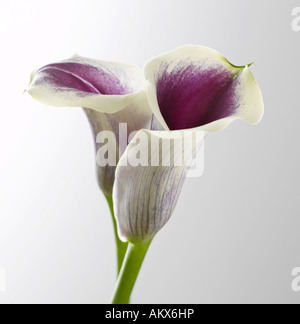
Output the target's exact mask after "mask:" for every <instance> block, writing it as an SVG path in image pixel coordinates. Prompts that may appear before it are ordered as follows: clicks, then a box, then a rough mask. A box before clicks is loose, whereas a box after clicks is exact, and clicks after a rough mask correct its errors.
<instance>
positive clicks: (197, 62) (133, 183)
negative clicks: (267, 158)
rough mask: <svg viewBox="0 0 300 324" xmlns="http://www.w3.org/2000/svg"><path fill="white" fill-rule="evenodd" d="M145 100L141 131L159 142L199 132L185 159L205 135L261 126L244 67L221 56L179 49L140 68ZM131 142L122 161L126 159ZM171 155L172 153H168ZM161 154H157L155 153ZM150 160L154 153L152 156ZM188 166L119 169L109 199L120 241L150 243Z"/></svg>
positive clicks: (255, 93) (257, 98)
mask: <svg viewBox="0 0 300 324" xmlns="http://www.w3.org/2000/svg"><path fill="white" fill-rule="evenodd" d="M144 72H145V77H146V79H147V81H148V87H147V97H148V101H149V104H150V107H151V109H152V111H153V113H154V116H155V118H154V119H153V123H152V129H161V126H162V129H164V130H165V131H161V132H156V131H140V132H139V133H138V134H137V135H136V136H137V137H138V136H141V133H142V132H145V133H146V134H147V136H148V137H151V136H156V137H159V138H160V139H161V140H162V141H164V140H166V139H167V138H168V137H170V138H171V137H173V136H174V133H176V132H178V131H179V130H182V132H187V131H192V133H193V134H194V135H195V134H196V133H197V132H202V136H200V138H198V140H197V141H196V142H195V145H194V147H193V149H192V150H190V158H191V159H192V157H193V154H194V153H195V152H196V151H197V149H198V148H199V146H200V145H201V142H202V140H203V139H204V137H205V135H206V134H207V133H208V132H215V131H220V130H222V129H224V128H226V127H227V126H228V125H229V124H230V123H231V122H233V121H234V120H235V119H242V120H245V121H246V122H248V123H250V124H257V123H259V121H260V120H261V118H262V116H263V111H264V104H263V98H262V94H261V91H260V89H259V86H258V85H257V83H256V81H255V79H254V77H253V75H252V73H251V71H250V69H249V66H243V67H237V66H234V65H232V64H231V63H229V61H228V60H227V59H226V58H224V57H223V56H222V55H221V54H220V53H218V52H216V51H214V50H212V49H210V48H206V47H201V46H184V47H181V48H178V49H176V50H174V51H172V52H169V53H167V54H164V55H161V56H159V57H157V58H154V59H152V60H151V61H149V62H148V63H147V65H146V66H145V70H144ZM132 146H134V141H133V142H132V143H130V144H129V146H128V147H127V149H126V151H125V154H124V155H123V156H122V158H121V160H122V159H127V158H128V157H130V155H131V154H132V153H131V149H132ZM171 150H172V149H171ZM159 151H160V149H159V148H157V152H159ZM152 154H153V153H152ZM188 168H189V166H188V165H182V166H181V167H179V166H175V164H174V163H173V164H172V165H170V166H169V167H165V166H163V165H159V166H148V167H143V166H138V167H133V166H130V165H129V166H127V167H118V168H117V172H116V182H115V186H114V191H113V196H114V201H115V214H116V218H117V222H118V229H119V235H120V237H121V238H122V239H123V240H124V241H126V240H127V241H130V242H131V243H134V244H136V243H144V242H147V241H149V240H151V239H152V238H153V237H154V236H155V235H156V233H157V232H158V231H159V230H160V229H161V228H162V227H163V226H164V225H165V224H166V222H167V221H168V220H169V218H170V216H171V215H172V213H173V211H174V208H175V206H176V203H177V201H178V198H179V194H180V191H181V188H182V186H183V183H184V180H185V178H186V174H187V171H188Z"/></svg>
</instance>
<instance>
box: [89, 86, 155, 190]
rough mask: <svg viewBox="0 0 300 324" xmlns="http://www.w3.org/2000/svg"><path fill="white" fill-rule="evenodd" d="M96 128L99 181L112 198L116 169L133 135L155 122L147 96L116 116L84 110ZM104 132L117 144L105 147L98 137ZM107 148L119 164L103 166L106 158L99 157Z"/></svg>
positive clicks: (143, 96)
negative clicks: (129, 138)
mask: <svg viewBox="0 0 300 324" xmlns="http://www.w3.org/2000/svg"><path fill="white" fill-rule="evenodd" d="M84 111H85V113H86V115H87V117H88V120H89V123H90V125H91V128H92V132H93V136H94V140H95V148H96V155H97V178H98V183H99V186H100V188H101V189H102V191H103V192H104V194H106V195H109V196H111V195H112V188H113V184H114V180H115V171H116V165H117V163H118V162H119V158H120V156H122V155H123V153H124V151H125V149H126V147H127V145H128V136H129V134H131V133H133V132H135V131H138V130H140V129H143V128H144V129H148V128H149V127H150V123H151V120H152V112H151V110H150V108H149V105H148V101H147V98H146V94H145V92H143V93H141V94H140V95H139V96H138V97H137V98H136V99H135V100H134V101H133V102H132V103H131V104H130V105H128V106H127V107H126V108H124V109H123V110H121V111H119V112H117V113H114V114H105V113H99V112H97V111H95V110H92V109H87V108H84ZM103 131H110V132H112V134H114V139H115V141H107V143H106V142H105V143H103V142H102V141H100V140H99V138H98V136H99V134H101V132H103ZM104 145H106V147H107V151H110V152H115V162H116V163H115V164H107V165H103V163H101V162H102V161H101V159H102V158H103V157H102V155H99V154H97V152H100V150H101V148H103V146H104Z"/></svg>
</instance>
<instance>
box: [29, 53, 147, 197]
mask: <svg viewBox="0 0 300 324" xmlns="http://www.w3.org/2000/svg"><path fill="white" fill-rule="evenodd" d="M27 92H28V93H29V94H30V95H31V96H32V97H33V98H35V99H36V100H38V101H40V102H42V103H44V104H46V105H50V106H54V107H82V108H84V111H85V113H86V115H87V117H88V119H89V122H90V124H91V127H92V130H93V134H94V137H95V142H98V141H96V139H97V134H98V133H99V132H101V131H113V132H114V134H115V135H116V143H110V145H116V147H115V152H116V163H117V162H118V160H119V156H120V155H122V154H123V151H124V150H125V148H126V144H127V143H125V147H124V148H121V150H120V149H119V148H120V147H119V146H120V145H119V144H120V143H119V142H118V140H119V136H118V135H119V134H118V133H119V124H120V123H126V124H127V128H128V132H129V133H131V132H133V131H137V130H140V129H142V128H148V127H149V123H150V120H151V116H152V112H151V110H150V108H149V105H148V101H147V98H146V92H145V81H144V76H143V72H142V71H141V70H140V69H139V68H138V67H136V66H131V65H126V64H120V63H113V62H106V61H99V60H93V59H88V58H84V57H81V56H78V55H75V56H73V57H72V58H71V59H68V60H64V61H61V62H57V63H54V64H49V65H46V66H43V67H42V68H39V69H37V70H36V71H34V72H33V73H32V74H31V79H30V84H29V87H28V89H27ZM102 144H103V143H96V149H97V151H98V149H99V148H100V147H101V145H102ZM122 150H123V151H122ZM115 167H116V166H115V165H106V166H99V165H98V167H97V171H98V182H99V185H100V187H101V189H102V191H103V192H104V194H105V195H108V196H111V195H112V188H113V183H114V178H115Z"/></svg>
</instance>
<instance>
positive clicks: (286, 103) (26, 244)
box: [0, 0, 300, 303]
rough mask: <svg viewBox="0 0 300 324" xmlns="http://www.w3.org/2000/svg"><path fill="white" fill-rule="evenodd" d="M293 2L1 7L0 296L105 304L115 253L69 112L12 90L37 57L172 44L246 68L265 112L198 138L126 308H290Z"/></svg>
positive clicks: (297, 40)
mask: <svg viewBox="0 0 300 324" xmlns="http://www.w3.org/2000/svg"><path fill="white" fill-rule="evenodd" d="M296 6H299V2H298V1H292V0H291V1H281V0H280V1H271V0H270V1H268V0H252V1H251V2H250V1H243V0H227V1H223V0H210V1H208V0H207V1H202V0H197V1H196V0H151V1H148V0H97V1H96V0H95V1H92V0H84V1H65V0H60V1H58V0H52V1H33V0H31V1H30V0H28V1H13V0H12V1H3V0H1V2H0V40H1V51H0V57H1V78H0V92H1V105H0V109H1V118H0V148H1V159H0V268H3V269H5V271H6V277H7V282H6V288H7V290H6V292H0V303H107V302H109V301H110V297H111V294H112V291H113V287H114V282H115V276H116V272H115V267H116V265H115V250H114V239H113V234H112V224H111V220H110V216H109V210H108V207H107V205H106V202H105V200H104V198H103V196H102V194H101V192H99V190H98V188H97V185H96V180H95V172H94V148H93V141H92V136H91V134H90V129H89V126H88V123H87V121H86V119H85V116H84V114H83V113H82V111H81V109H76V108H69V109H67V108H62V109H61V108H59V109H58V108H51V107H46V106H43V105H42V104H40V103H38V102H36V101H34V100H33V99H32V98H31V97H30V96H29V95H27V94H23V90H24V89H25V88H26V86H27V84H28V82H29V75H30V72H31V71H32V70H33V69H35V68H37V67H38V66H40V65H44V64H47V63H51V62H55V61H57V60H60V59H65V58H68V57H70V56H72V55H73V54H74V53H78V54H80V55H83V56H87V57H92V58H98V59H104V60H105V59H106V60H113V61H122V62H126V63H132V64H137V65H139V66H141V67H142V66H143V65H144V63H145V62H146V61H147V60H148V59H150V58H151V57H152V56H155V55H158V54H161V53H162V52H165V51H168V50H171V49H174V48H175V47H177V46H181V45H185V44H199V45H206V46H210V47H212V48H214V49H216V50H218V51H220V52H221V53H223V54H224V55H225V56H226V57H227V58H228V59H229V60H230V61H231V62H233V63H234V64H236V65H244V64H247V63H250V62H251V61H255V63H256V65H255V67H252V70H253V73H254V75H255V77H256V78H257V80H258V82H259V84H260V87H261V89H262V92H263V95H264V99H265V108H266V113H265V117H264V120H263V122H262V123H261V124H260V125H259V126H257V127H251V126H249V125H247V124H245V123H243V122H235V123H234V124H233V125H231V126H230V127H229V128H228V129H227V130H226V131H223V132H221V133H217V134H210V135H209V136H208V138H207V140H206V147H205V173H204V176H203V177H201V178H196V179H188V180H187V182H186V184H185V187H184V189H183V191H182V194H181V197H180V200H179V203H178V206H177V208H176V211H175V213H174V215H173V217H172V218H171V220H170V222H169V223H168V224H167V226H166V227H165V228H164V229H163V230H162V231H161V232H160V233H159V235H157V237H156V238H155V240H154V241H153V244H152V246H151V248H150V250H149V254H148V255H147V258H146V261H145V263H144V266H143V269H142V271H141V274H140V277H139V279H138V281H137V284H136V288H135V291H134V293H133V298H132V301H133V302H134V303H288V302H289V303H299V302H300V293H295V292H293V291H292V288H291V284H292V280H293V277H292V276H291V273H292V269H293V268H295V267H297V266H298V267H299V266H300V235H299V234H300V216H299V214H300V213H299V210H300V202H299V180H300V179H299V166H300V154H299V119H300V113H299V84H300V80H299V75H300V67H299V54H300V32H298V33H297V32H294V31H292V29H291V22H292V19H293V18H292V16H291V12H292V9H293V8H294V7H296Z"/></svg>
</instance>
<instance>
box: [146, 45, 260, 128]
mask: <svg viewBox="0 0 300 324" xmlns="http://www.w3.org/2000/svg"><path fill="white" fill-rule="evenodd" d="M145 76H146V79H147V80H148V82H149V84H148V89H147V96H148V100H149V103H150V106H151V109H152V111H153V113H154V114H155V116H156V118H157V119H158V120H159V122H160V123H161V124H162V125H163V127H164V129H166V130H180V129H192V128H199V129H201V130H203V131H209V132H211V131H219V130H222V129H224V128H225V127H227V126H228V125H229V124H230V123H231V122H232V121H233V120H235V119H243V120H245V121H247V122H249V123H250V124H257V123H258V122H259V121H260V120H261V118H262V116H263V111H264V105H263V99H262V94H261V91H260V89H259V87H258V85H257V83H256V81H255V79H254V77H253V75H252V73H251V71H250V69H249V66H241V67H238V66H234V65H232V64H231V63H229V61H228V60H227V59H226V58H225V57H223V56H222V55H221V54H220V53H218V52H216V51H215V50H212V49H210V48H206V47H202V46H184V47H181V48H178V49H176V50H174V51H172V52H169V53H167V54H164V55H161V56H159V57H157V58H154V59H153V60H151V61H150V62H149V63H148V64H147V65H146V66H145Z"/></svg>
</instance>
